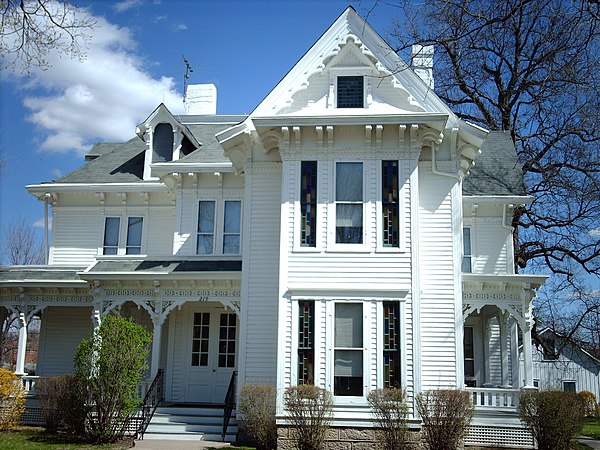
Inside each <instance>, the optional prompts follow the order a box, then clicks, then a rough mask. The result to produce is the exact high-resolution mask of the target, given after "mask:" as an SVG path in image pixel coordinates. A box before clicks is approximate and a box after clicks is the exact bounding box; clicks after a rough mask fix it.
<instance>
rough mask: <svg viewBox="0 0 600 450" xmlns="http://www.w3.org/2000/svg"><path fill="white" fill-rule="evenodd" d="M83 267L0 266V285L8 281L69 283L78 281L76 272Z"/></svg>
mask: <svg viewBox="0 0 600 450" xmlns="http://www.w3.org/2000/svg"><path fill="white" fill-rule="evenodd" d="M84 269H85V267H73V266H67V267H62V266H46V265H35V266H34V265H31V266H0V283H1V282H9V281H71V280H80V278H79V276H78V275H77V273H78V272H81V271H82V270H84Z"/></svg>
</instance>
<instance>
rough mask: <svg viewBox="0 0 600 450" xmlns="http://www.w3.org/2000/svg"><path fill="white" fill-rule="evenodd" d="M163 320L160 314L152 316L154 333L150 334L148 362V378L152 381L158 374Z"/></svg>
mask: <svg viewBox="0 0 600 450" xmlns="http://www.w3.org/2000/svg"><path fill="white" fill-rule="evenodd" d="M163 322H164V318H163V317H162V314H153V315H152V324H153V325H154V333H153V334H152V360H151V362H150V378H151V379H154V377H155V376H156V374H157V373H158V368H159V367H158V366H159V364H160V343H161V334H162V325H163Z"/></svg>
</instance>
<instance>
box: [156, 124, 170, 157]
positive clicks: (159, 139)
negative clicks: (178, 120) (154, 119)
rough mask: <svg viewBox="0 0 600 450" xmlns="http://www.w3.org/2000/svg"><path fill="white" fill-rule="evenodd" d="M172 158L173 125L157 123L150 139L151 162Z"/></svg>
mask: <svg viewBox="0 0 600 450" xmlns="http://www.w3.org/2000/svg"><path fill="white" fill-rule="evenodd" d="M172 159H173V127H172V126H171V125H170V124H168V123H159V124H158V125H156V128H155V129H154V139H153V141H152V162H166V161H171V160H172Z"/></svg>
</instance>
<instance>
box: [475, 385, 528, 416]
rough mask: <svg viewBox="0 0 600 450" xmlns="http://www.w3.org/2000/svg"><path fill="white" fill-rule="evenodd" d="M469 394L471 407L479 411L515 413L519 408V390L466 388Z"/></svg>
mask: <svg viewBox="0 0 600 450" xmlns="http://www.w3.org/2000/svg"><path fill="white" fill-rule="evenodd" d="M466 390H467V392H469V393H470V394H471V399H472V400H473V405H474V406H475V408H476V409H479V410H485V409H489V410H493V411H501V410H505V411H516V410H517V407H518V406H519V397H520V395H521V391H520V390H519V389H501V388H466Z"/></svg>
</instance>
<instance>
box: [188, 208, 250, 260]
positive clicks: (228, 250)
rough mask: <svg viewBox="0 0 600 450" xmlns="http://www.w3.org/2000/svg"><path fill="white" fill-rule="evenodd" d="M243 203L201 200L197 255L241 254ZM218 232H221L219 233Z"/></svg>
mask: <svg viewBox="0 0 600 450" xmlns="http://www.w3.org/2000/svg"><path fill="white" fill-rule="evenodd" d="M241 227H242V202H241V201H239V200H225V201H219V202H217V201H215V200H200V201H199V202H198V227H197V233H196V253H197V254H198V255H211V254H214V253H219V254H224V255H238V254H240V236H241ZM217 230H221V231H220V232H217Z"/></svg>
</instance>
